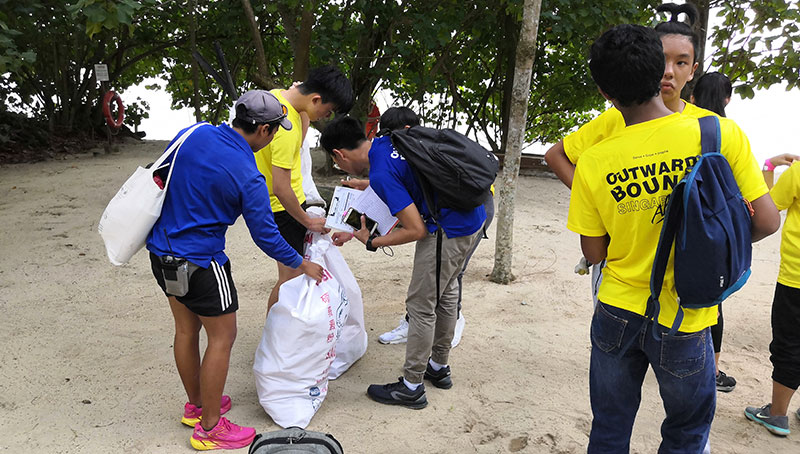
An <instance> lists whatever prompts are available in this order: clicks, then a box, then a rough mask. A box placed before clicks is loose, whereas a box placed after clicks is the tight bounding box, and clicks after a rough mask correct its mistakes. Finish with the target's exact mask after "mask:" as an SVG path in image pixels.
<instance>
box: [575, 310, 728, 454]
mask: <svg viewBox="0 0 800 454" xmlns="http://www.w3.org/2000/svg"><path fill="white" fill-rule="evenodd" d="M643 321H644V317H642V316H640V315H637V314H634V313H633V312H630V311H626V310H623V309H619V308H616V307H613V306H609V305H607V304H605V303H603V302H602V301H601V302H600V304H598V306H597V308H596V309H595V312H594V317H593V318H592V331H591V337H592V357H591V366H590V369H589V395H590V398H591V403H592V414H593V419H592V431H591V433H590V434H589V450H588V452H589V454H599V453H603V454H620V453H627V452H629V450H630V438H631V430H632V429H633V421H634V419H635V418H636V412H637V410H638V409H639V403H640V402H641V397H642V382H643V381H644V376H645V373H646V372H647V366H648V365H649V366H652V368H653V371H654V372H655V375H656V379H657V380H658V387H659V391H660V393H661V400H662V401H663V403H664V410H665V411H666V418H665V419H664V422H663V423H662V424H661V438H662V441H661V445H660V447H659V448H658V453H659V454H673V453H675V454H677V453H680V454H700V453H702V452H703V448H704V447H705V445H706V441H707V440H708V431H709V429H710V428H711V420H712V419H713V418H714V409H715V407H716V386H715V382H714V375H715V370H714V348H713V345H712V343H711V334H710V331H709V329H708V328H706V329H703V330H702V331H698V332H696V333H682V332H679V333H678V334H677V335H675V336H664V337H662V339H661V340H656V339H655V338H653V335H652V326H651V325H650V324H651V323H653V322H648V327H647V329H646V330H645V331H644V332H642V331H641V330H640V328H641V327H642V322H643ZM659 328H661V332H662V333H665V332H667V331H669V329H668V328H665V327H663V326H660V327H659ZM633 336H635V337H636V340H635V341H634V342H633V343H632V344H631V347H630V348H629V349H628V350H627V351H626V352H625V354H624V355H622V357H621V358H620V357H619V352H620V348H621V347H622V346H624V345H625V344H626V342H627V341H628V340H629V339H631V337H633ZM647 451H648V452H652V450H651V448H648V449H647Z"/></svg>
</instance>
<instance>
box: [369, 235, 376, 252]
mask: <svg viewBox="0 0 800 454" xmlns="http://www.w3.org/2000/svg"><path fill="white" fill-rule="evenodd" d="M374 238H375V235H370V237H369V238H368V239H367V250H368V251H370V252H375V251H377V250H378V248H377V247H375V246H373V245H372V240H373V239H374Z"/></svg>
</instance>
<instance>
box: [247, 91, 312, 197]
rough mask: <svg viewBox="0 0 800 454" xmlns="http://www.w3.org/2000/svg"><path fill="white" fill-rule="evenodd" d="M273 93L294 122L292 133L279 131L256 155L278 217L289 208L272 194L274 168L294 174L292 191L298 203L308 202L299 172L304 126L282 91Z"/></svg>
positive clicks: (281, 129) (257, 164)
mask: <svg viewBox="0 0 800 454" xmlns="http://www.w3.org/2000/svg"><path fill="white" fill-rule="evenodd" d="M270 93H272V94H273V95H275V97H276V98H278V101H280V102H281V104H283V105H284V106H286V109H287V110H288V111H289V117H288V118H289V121H291V122H292V129H291V130H290V131H287V130H285V129H283V128H280V127H279V128H278V132H276V133H275V138H274V139H272V142H270V143H269V145H267V146H266V147H264V148H262V149H260V150H258V152H257V153H256V154H255V158H256V166H258V170H259V171H261V173H262V174H264V178H265V179H266V180H267V189H268V190H269V203H270V206H272V212H273V213H275V212H278V211H285V210H286V208H284V207H283V205H281V202H280V201H279V200H278V198H277V197H276V196H275V193H274V192H273V190H272V166H277V167H280V168H282V169H290V170H291V171H292V190H293V191H294V194H295V195H296V196H297V201H298V202H300V203H303V202H305V201H306V195H305V193H304V192H303V175H302V173H301V171H300V147H301V146H302V145H303V123H302V121H301V120H300V114H299V113H298V112H297V111H296V110H295V108H294V107H292V105H291V104H289V102H288V101H286V98H284V97H283V96H282V95H281V90H280V89H275V90H271V91H270Z"/></svg>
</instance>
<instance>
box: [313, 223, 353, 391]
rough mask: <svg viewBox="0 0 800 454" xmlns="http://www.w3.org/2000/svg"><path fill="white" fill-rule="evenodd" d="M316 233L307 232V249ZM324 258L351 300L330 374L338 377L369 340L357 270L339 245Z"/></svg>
mask: <svg viewBox="0 0 800 454" xmlns="http://www.w3.org/2000/svg"><path fill="white" fill-rule="evenodd" d="M306 212H307V213H308V215H309V216H310V217H312V218H324V217H325V211H324V210H323V209H322V208H319V207H310V208H309V209H308V210H306ZM315 235H319V234H313V235H307V236H306V245H305V247H306V249H308V247H309V245H310V244H311V241H313V238H315ZM325 237H327V235H325ZM323 258H324V264H323V266H324V267H325V269H326V270H328V271H329V272H330V273H331V275H333V277H334V278H336V280H337V281H338V282H339V285H341V286H342V287H344V291H345V294H346V295H347V300H348V301H349V303H350V315H348V317H347V321H345V323H344V326H343V327H342V334H341V336H339V340H338V341H336V358H334V360H333V364H332V365H331V370H330V373H329V374H328V378H330V379H331V380H336V379H337V378H339V377H340V376H341V375H342V374H343V373H345V372H346V371H347V369H349V368H350V366H352V365H353V364H354V363H355V362H356V361H358V360H359V359H360V358H361V357H362V356H364V353H366V351H367V345H368V343H369V342H368V339H367V330H366V328H365V325H364V303H363V300H362V298H361V288H360V287H359V286H358V282H357V281H356V277H355V276H353V272H352V271H350V267H349V266H347V262H346V261H345V260H344V257H342V253H341V251H340V250H339V248H338V247H329V248H327V249H326V250H325V255H324V256H323Z"/></svg>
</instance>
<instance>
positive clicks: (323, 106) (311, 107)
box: [255, 66, 353, 310]
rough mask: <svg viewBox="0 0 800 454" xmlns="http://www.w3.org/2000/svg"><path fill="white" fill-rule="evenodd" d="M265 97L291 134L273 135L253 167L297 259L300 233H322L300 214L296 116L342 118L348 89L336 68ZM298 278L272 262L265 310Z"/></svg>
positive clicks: (319, 221)
mask: <svg viewBox="0 0 800 454" xmlns="http://www.w3.org/2000/svg"><path fill="white" fill-rule="evenodd" d="M271 93H272V94H273V95H275V97H276V98H278V101H280V103H281V104H283V105H284V106H286V108H287V112H286V114H287V118H288V119H289V120H290V121H291V122H292V129H291V130H283V129H281V130H280V131H278V133H277V134H275V138H274V139H273V140H272V142H271V143H270V144H269V145H267V146H266V147H264V148H262V149H261V150H259V152H258V153H256V154H255V158H256V165H257V166H258V170H259V171H261V173H262V174H263V175H264V178H265V179H266V180H267V189H269V194H270V205H271V207H272V213H273V214H274V216H275V223H276V224H277V225H278V229H279V230H280V232H281V236H283V238H284V239H285V240H286V242H287V243H289V245H290V246H292V247H293V248H294V249H295V250H296V251H297V252H298V253H299V254H300V255H303V241H304V239H305V235H306V230H311V231H312V232H323V231H326V229H325V219H324V218H316V219H314V218H311V217H309V216H308V215H307V214H306V212H305V206H304V203H305V201H306V196H305V193H304V192H303V176H302V173H301V170H300V147H301V146H302V145H303V131H304V129H305V128H304V127H303V124H302V120H301V114H305V115H306V116H307V117H308V120H310V121H312V122H313V121H317V120H321V119H324V118H328V117H329V116H330V115H331V113H332V112H334V111H336V112H337V113H347V112H348V111H349V110H350V108H351V107H352V106H353V88H352V86H351V85H350V81H349V80H348V79H347V77H345V76H344V74H342V73H341V71H339V69H338V68H336V67H334V66H324V67H321V68H315V69H312V70H311V71H310V72H309V74H308V78H307V79H306V80H305V81H304V82H303V83H301V84H295V85H292V86H291V87H290V88H287V89H286V90H281V89H275V90H272V91H271ZM299 275H300V274H299V273H298V272H297V270H294V269H292V268H289V267H287V266H285V265H283V264H282V263H278V281H277V282H276V283H275V286H274V287H273V288H272V292H270V295H269V300H268V301H267V310H269V308H270V307H272V305H273V304H275V303H276V302H277V301H278V290H279V289H280V287H281V285H282V284H283V283H284V282H286V281H288V280H290V279H292V278H294V277H297V276H299Z"/></svg>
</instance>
